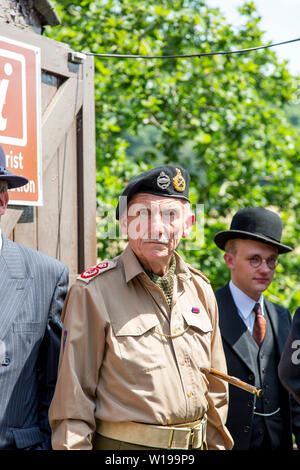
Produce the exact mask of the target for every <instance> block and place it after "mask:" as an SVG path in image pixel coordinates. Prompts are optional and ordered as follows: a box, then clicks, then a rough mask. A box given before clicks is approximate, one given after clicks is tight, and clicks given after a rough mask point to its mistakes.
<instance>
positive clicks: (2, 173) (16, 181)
mask: <svg viewBox="0 0 300 470" xmlns="http://www.w3.org/2000/svg"><path fill="white" fill-rule="evenodd" d="M1 180H4V181H7V184H8V189H12V188H19V187H20V186H24V184H27V183H28V179H27V178H25V176H19V175H15V174H14V173H12V172H11V171H9V170H7V169H6V159H5V153H4V150H3V148H2V147H1V145H0V181H1Z"/></svg>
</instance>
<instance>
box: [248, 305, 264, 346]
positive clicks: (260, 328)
mask: <svg viewBox="0 0 300 470" xmlns="http://www.w3.org/2000/svg"><path fill="white" fill-rule="evenodd" d="M253 311H254V313H255V322H254V327H253V333H252V335H253V338H254V339H255V341H256V342H257V344H258V345H260V344H261V343H262V342H263V339H264V337H265V333H266V325H267V322H266V319H265V317H264V316H263V314H262V311H261V307H260V304H259V303H256V304H255V305H254V307H253Z"/></svg>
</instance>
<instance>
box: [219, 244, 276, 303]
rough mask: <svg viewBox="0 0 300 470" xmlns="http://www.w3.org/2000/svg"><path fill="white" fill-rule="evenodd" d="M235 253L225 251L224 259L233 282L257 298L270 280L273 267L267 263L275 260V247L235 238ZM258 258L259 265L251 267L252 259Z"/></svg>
mask: <svg viewBox="0 0 300 470" xmlns="http://www.w3.org/2000/svg"><path fill="white" fill-rule="evenodd" d="M235 248H236V250H235V253H225V255H224V259H225V262H226V264H227V266H228V267H229V268H230V270H231V279H232V281H233V283H234V284H235V285H236V286H237V287H238V288H239V289H241V290H242V291H243V292H244V293H245V294H247V295H248V296H249V297H251V298H252V299H254V300H258V299H259V297H260V295H261V293H262V292H264V291H265V290H266V289H267V288H268V287H269V285H270V284H271V282H272V279H273V276H274V272H275V268H274V269H270V267H269V266H268V264H272V262H274V260H277V257H278V250H277V248H275V247H273V246H271V245H267V244H265V243H261V242H257V241H254V240H242V239H238V240H235ZM257 259H259V260H260V261H261V264H260V266H258V267H253V266H252V265H251V264H253V261H255V260H257Z"/></svg>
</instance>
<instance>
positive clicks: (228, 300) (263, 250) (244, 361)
mask: <svg viewBox="0 0 300 470" xmlns="http://www.w3.org/2000/svg"><path fill="white" fill-rule="evenodd" d="M281 235H282V221H281V219H280V217H279V216H278V215H277V214H275V213H274V212H272V211H270V210H267V209H264V208H260V207H247V208H244V209H242V210H240V211H238V212H237V213H236V214H235V215H234V217H233V219H232V222H231V226H230V230H225V231H222V232H219V233H217V234H216V236H215V238H214V241H215V243H216V245H217V246H218V247H219V248H220V249H221V250H223V251H225V254H224V260H225V263H226V265H227V266H228V268H229V269H230V272H231V280H230V282H229V283H228V284H227V285H225V286H224V287H222V288H220V289H218V290H217V291H216V298H217V302H218V307H219V322H220V330H221V335H222V340H223V346H224V351H225V356H226V361H227V367H228V373H229V375H233V376H235V377H238V378H239V379H241V380H243V381H245V382H248V383H251V384H253V385H255V386H256V387H258V388H260V389H263V391H264V393H263V396H262V397H255V396H254V395H253V396H252V395H250V394H248V393H247V392H245V391H243V390H241V389H238V388H237V387H232V386H231V385H230V386H229V411H228V418H227V427H228V429H229V431H230V433H231V435H232V437H233V439H234V447H233V450H253V451H254V450H289V449H292V446H293V444H292V432H293V433H294V435H295V438H296V442H297V444H298V445H299V444H300V407H299V405H298V404H297V403H296V402H295V400H293V399H292V398H291V397H290V395H289V394H288V392H287V391H286V390H285V388H284V387H283V386H282V385H281V383H280V380H279V377H278V372H277V368H278V364H279V360H280V356H281V353H282V351H283V347H284V344H285V342H286V339H287V337H288V335H289V331H290V327H291V316H290V313H289V311H288V310H287V309H286V308H284V307H282V306H280V305H278V304H275V303H273V302H271V301H270V300H268V299H267V298H266V297H265V296H264V294H263V293H264V291H265V290H266V289H267V288H268V286H269V285H270V284H271V282H272V279H273V276H274V273H275V269H276V265H277V262H278V256H279V255H281V254H283V253H288V252H290V251H291V250H292V248H291V247H289V246H287V245H284V244H282V243H281Z"/></svg>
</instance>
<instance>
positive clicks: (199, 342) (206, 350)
mask: <svg viewBox="0 0 300 470" xmlns="http://www.w3.org/2000/svg"><path fill="white" fill-rule="evenodd" d="M182 316H183V317H184V319H185V321H186V323H187V325H188V326H189V330H188V331H187V335H186V341H187V344H186V349H187V350H188V351H189V358H190V362H191V364H193V368H195V369H197V370H198V369H199V368H200V369H202V368H204V369H208V368H209V367H210V362H211V341H212V332H213V327H212V323H211V321H210V318H209V316H208V315H207V313H206V311H205V310H204V309H200V311H199V313H198V314H194V313H190V312H184V313H182Z"/></svg>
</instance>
